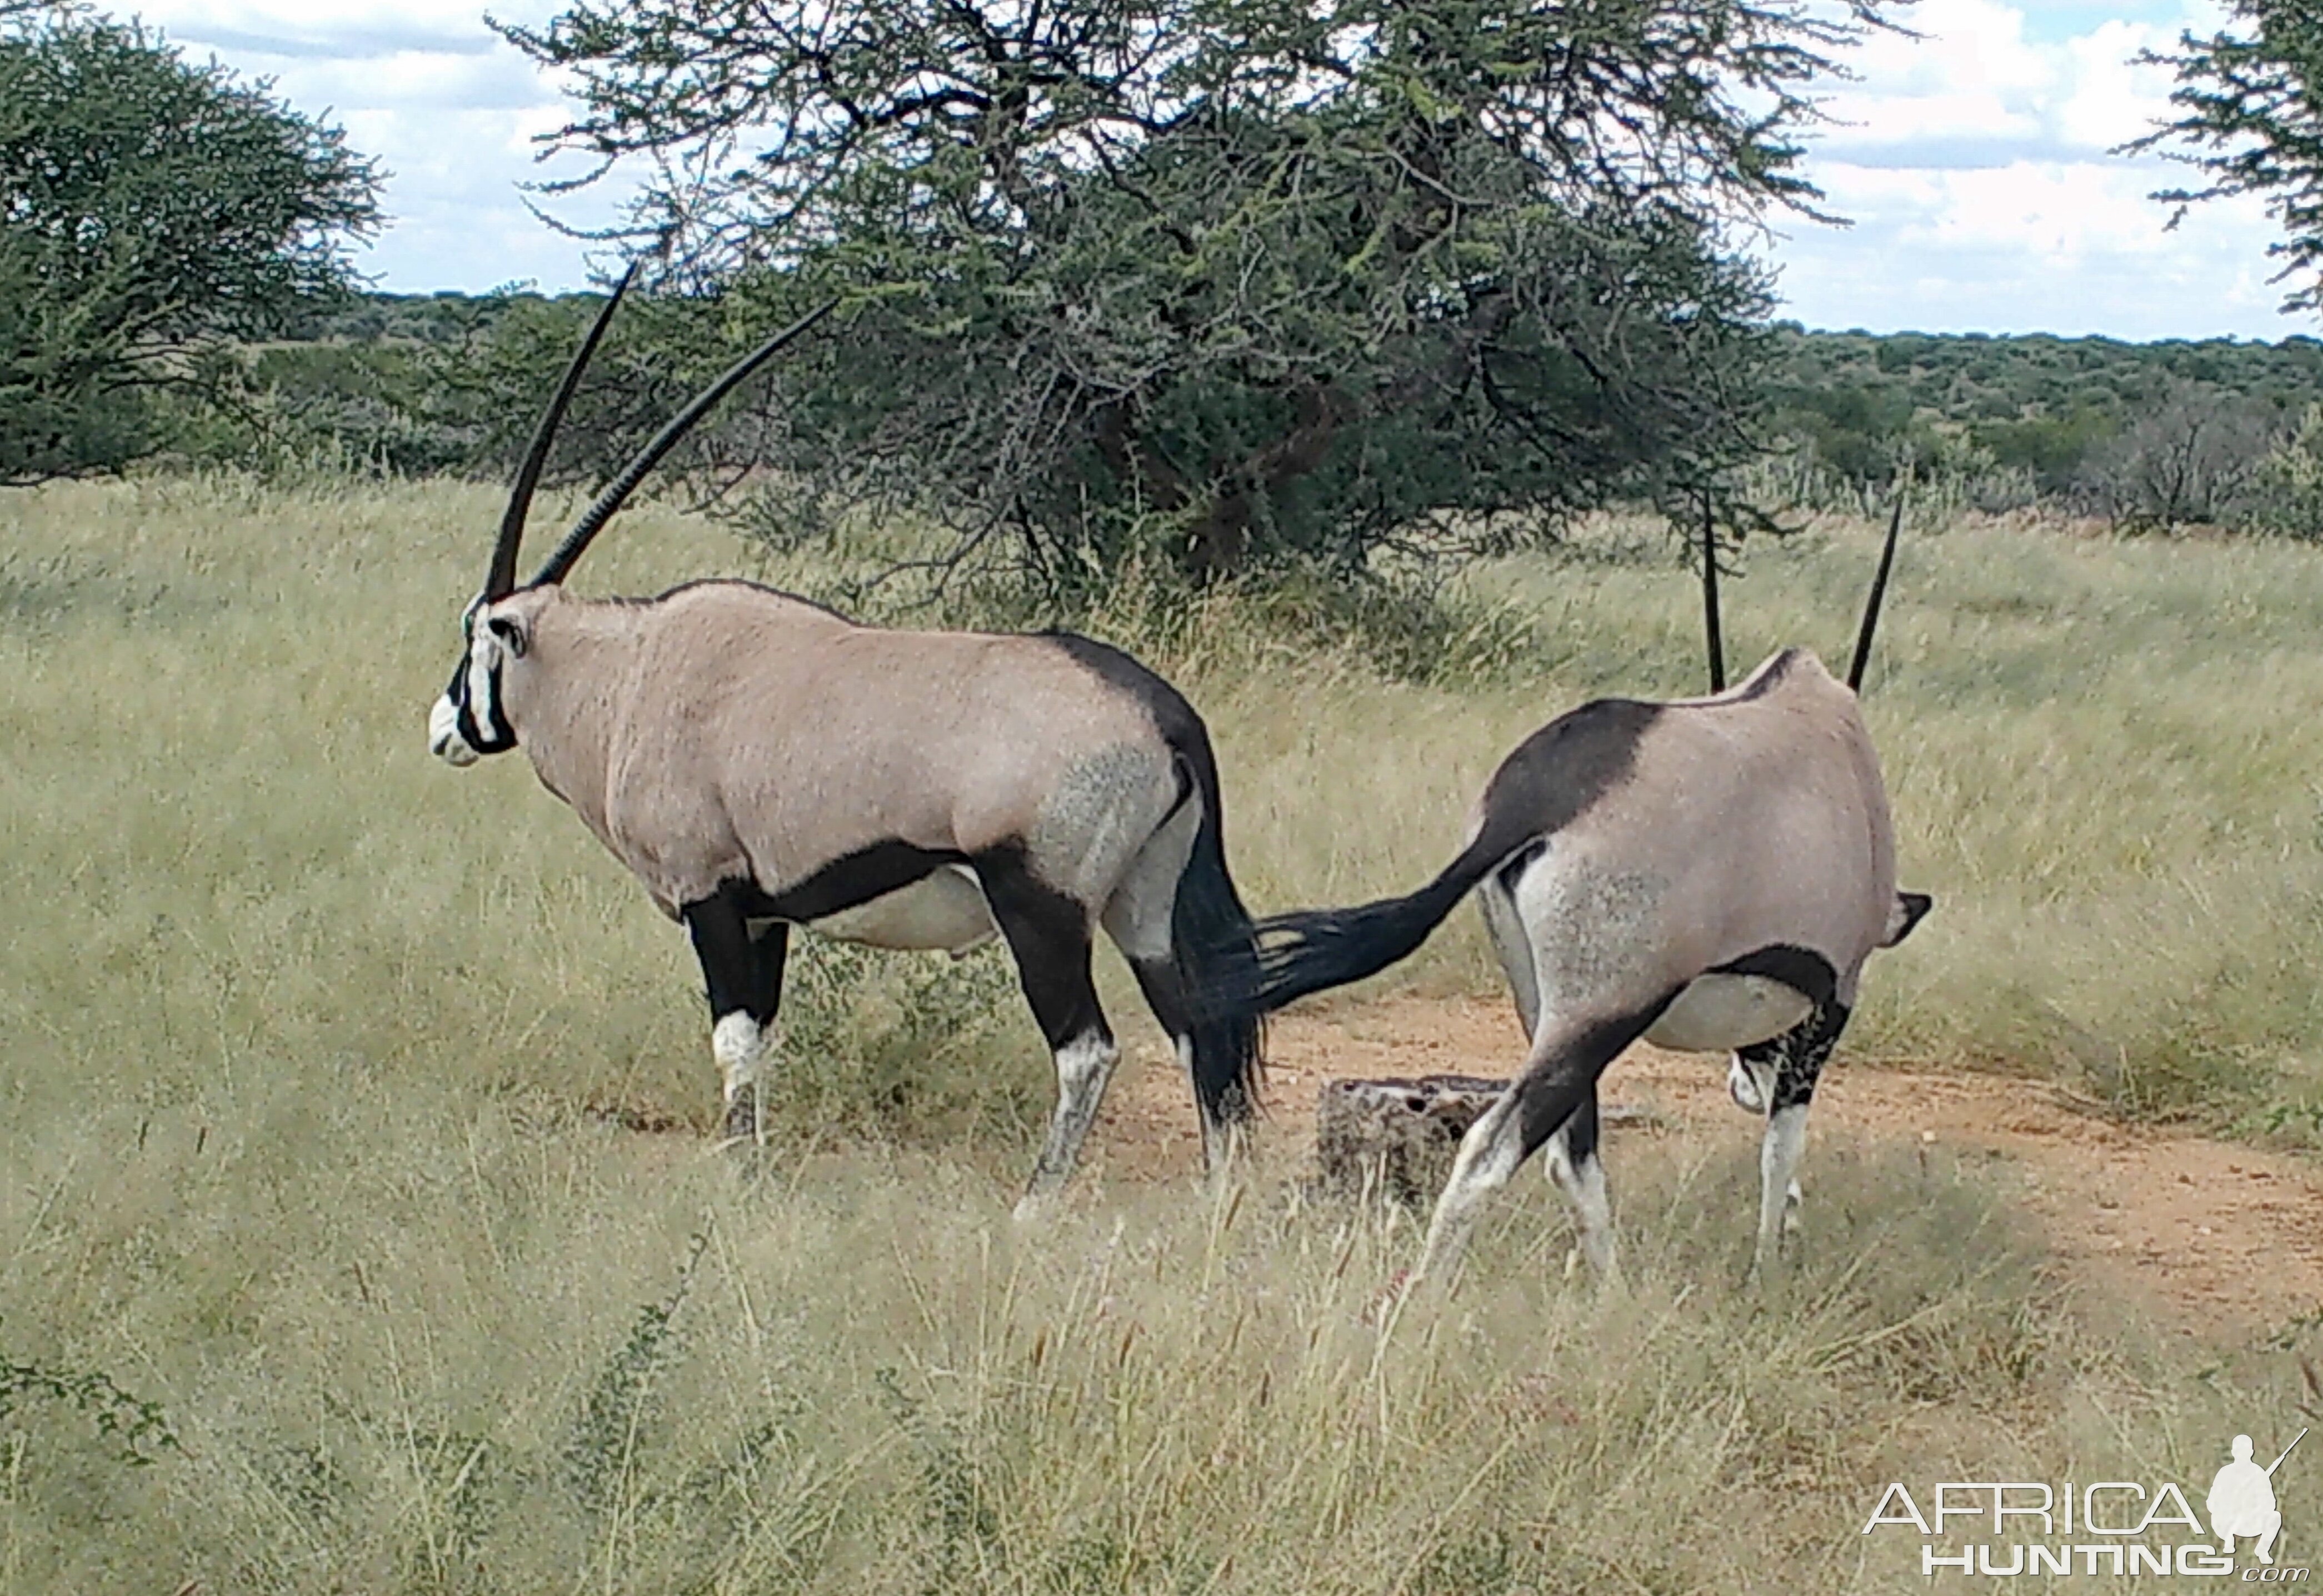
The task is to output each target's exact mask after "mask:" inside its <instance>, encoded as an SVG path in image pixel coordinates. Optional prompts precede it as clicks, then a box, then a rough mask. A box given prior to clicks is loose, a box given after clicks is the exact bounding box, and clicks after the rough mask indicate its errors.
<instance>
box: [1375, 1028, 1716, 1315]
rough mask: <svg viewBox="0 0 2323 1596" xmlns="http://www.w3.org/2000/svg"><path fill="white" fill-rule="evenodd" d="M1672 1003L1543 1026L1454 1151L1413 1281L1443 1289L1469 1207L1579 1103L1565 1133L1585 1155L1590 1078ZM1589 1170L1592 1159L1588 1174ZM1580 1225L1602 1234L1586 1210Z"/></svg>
mask: <svg viewBox="0 0 2323 1596" xmlns="http://www.w3.org/2000/svg"><path fill="white" fill-rule="evenodd" d="M1676 996H1677V994H1676V993H1675V992H1672V993H1668V994H1666V995H1663V996H1662V997H1660V998H1659V999H1657V1000H1656V1001H1655V1002H1654V1003H1652V1004H1648V1005H1647V1006H1646V1007H1645V1008H1643V1009H1641V1010H1639V1011H1638V1012H1636V1013H1634V1014H1624V1015H1621V1016H1620V1017H1618V1018H1615V1019H1611V1020H1598V1021H1593V1022H1585V1023H1579V1024H1567V1025H1564V1026H1557V1027H1551V1026H1547V1025H1544V1027H1543V1031H1544V1034H1542V1035H1540V1036H1537V1037H1535V1038H1534V1039H1533V1049H1532V1055H1531V1058H1530V1059H1529V1061H1528V1062H1527V1064H1526V1067H1525V1072H1524V1073H1523V1074H1522V1075H1520V1076H1519V1077H1518V1078H1516V1081H1515V1083H1514V1084H1513V1085H1511V1086H1510V1087H1509V1089H1508V1090H1507V1091H1506V1092H1505V1093H1503V1094H1501V1100H1500V1101H1499V1102H1498V1103H1495V1104H1494V1105H1492V1107H1491V1108H1490V1109H1488V1110H1487V1111H1486V1112H1485V1114H1484V1116H1483V1118H1482V1119H1480V1120H1478V1121H1477V1122H1476V1123H1475V1124H1474V1125H1473V1126H1472V1127H1470V1129H1469V1132H1468V1134H1467V1136H1466V1137H1465V1138H1464V1140H1463V1141H1462V1142H1461V1143H1460V1156H1459V1158H1458V1159H1457V1160H1455V1162H1454V1164H1453V1166H1452V1178H1451V1179H1449V1180H1447V1181H1446V1182H1445V1184H1444V1194H1443V1196H1441V1197H1438V1198H1437V1201H1436V1213H1435V1215H1434V1216H1433V1217H1431V1218H1430V1219H1429V1221H1428V1242H1427V1245H1426V1246H1425V1248H1424V1249H1423V1250H1422V1252H1421V1253H1420V1260H1419V1278H1420V1279H1422V1280H1435V1281H1437V1282H1438V1283H1440V1284H1445V1285H1448V1284H1449V1283H1450V1280H1451V1276H1452V1274H1453V1272H1454V1271H1455V1270H1456V1269H1457V1268H1458V1267H1459V1261H1460V1255H1461V1253H1462V1252H1464V1251H1465V1249H1466V1246H1467V1240H1468V1231H1469V1228H1470V1226H1471V1225H1474V1221H1475V1212H1476V1207H1477V1205H1478V1204H1480V1203H1482V1202H1483V1200H1484V1198H1486V1197H1489V1196H1491V1195H1492V1193H1493V1192H1494V1191H1497V1190H1498V1189H1499V1188H1501V1187H1502V1186H1505V1185H1507V1184H1508V1181H1509V1178H1510V1176H1512V1175H1514V1174H1515V1173H1516V1172H1517V1170H1518V1169H1519V1168H1520V1167H1521V1166H1522V1164H1523V1163H1524V1161H1525V1160H1526V1159H1528V1158H1529V1157H1531V1156H1532V1154H1533V1153H1534V1152H1535V1151H1538V1149H1539V1147H1540V1144H1541V1143H1542V1142H1546V1141H1547V1140H1548V1138H1549V1136H1550V1135H1551V1134H1552V1133H1554V1132H1556V1130H1557V1129H1558V1128H1559V1127H1561V1126H1564V1125H1565V1124H1566V1123H1567V1122H1568V1121H1571V1120H1574V1119H1575V1118H1576V1116H1579V1115H1580V1114H1581V1112H1582V1108H1583V1105H1584V1101H1585V1102H1586V1104H1587V1105H1588V1109H1589V1112H1588V1114H1587V1117H1586V1118H1585V1120H1584V1121H1583V1122H1582V1123H1580V1124H1574V1125H1573V1127H1572V1135H1573V1137H1574V1138H1575V1141H1576V1142H1584V1141H1585V1142H1586V1143H1587V1144H1588V1146H1589V1148H1590V1149H1591V1151H1592V1153H1593V1152H1594V1151H1595V1147H1596V1135H1597V1116H1596V1096H1597V1078H1598V1077H1599V1076H1601V1075H1602V1074H1603V1073H1604V1072H1605V1067H1606V1066H1607V1065H1608V1064H1611V1062H1612V1061H1613V1060H1614V1059H1616V1058H1617V1057H1619V1056H1620V1054H1621V1050H1622V1049H1623V1048H1626V1047H1628V1046H1629V1045H1630V1043H1631V1042H1633V1041H1636V1040H1637V1039H1638V1038H1639V1037H1640V1036H1643V1035H1644V1034H1645V1033H1646V1032H1647V1030H1648V1028H1649V1027H1651V1026H1652V1024H1653V1023H1654V1022H1655V1021H1656V1020H1658V1019H1659V1018H1661V1015H1662V1011H1663V1010H1665V1009H1666V1008H1668V1007H1669V1005H1670V1004H1671V1003H1672V1002H1673V1001H1675V1000H1676ZM1573 1161H1574V1162H1575V1165H1576V1166H1578V1164H1579V1162H1580V1160H1579V1158H1578V1157H1577V1156H1576V1157H1575V1159H1574V1160H1573ZM1595 1162H1596V1160H1594V1158H1592V1160H1591V1163H1592V1166H1593V1167H1594V1165H1595ZM1560 1184H1561V1183H1560ZM1576 1185H1577V1183H1576ZM1574 1195H1575V1201H1576V1203H1579V1202H1580V1201H1581V1200H1582V1197H1581V1194H1580V1193H1579V1192H1578V1191H1577V1190H1575V1194H1574ZM1601 1195H1602V1194H1601ZM1583 1217H1584V1227H1585V1228H1590V1229H1596V1230H1598V1233H1599V1234H1602V1227H1598V1226H1594V1225H1592V1224H1591V1221H1592V1219H1593V1215H1592V1214H1591V1213H1590V1212H1589V1211H1588V1210H1587V1209H1586V1208H1584V1215H1583Z"/></svg>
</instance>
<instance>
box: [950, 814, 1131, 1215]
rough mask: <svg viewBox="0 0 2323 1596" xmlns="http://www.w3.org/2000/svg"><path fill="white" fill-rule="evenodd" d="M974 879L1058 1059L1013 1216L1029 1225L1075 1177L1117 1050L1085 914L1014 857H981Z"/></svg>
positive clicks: (1050, 1046) (1052, 1050)
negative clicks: (1043, 1131) (1048, 1109)
mask: <svg viewBox="0 0 2323 1596" xmlns="http://www.w3.org/2000/svg"><path fill="white" fill-rule="evenodd" d="M976 873H977V876H978V879H979V880H981V881H982V882H983V884H984V895H985V899H986V901H987V903H990V904H991V905H992V918H993V919H994V920H995V921H996V922H998V923H999V926H1000V934H1001V935H1002V936H1003V937H1005V938H1006V939H1007V941H1008V951H1009V952H1010V953H1011V954H1012V955H1013V956H1014V957H1015V960H1016V978H1017V980H1018V982H1019V983H1020V984H1021V985H1022V986H1024V998H1025V1001H1026V1002H1027V1003H1029V1004H1032V1006H1033V1019H1034V1020H1035V1021H1036V1022H1038V1023H1039V1024H1040V1027H1041V1034H1042V1036H1043V1037H1045V1038H1047V1040H1048V1043H1049V1050H1050V1051H1051V1053H1052V1054H1053V1055H1054V1056H1055V1058H1056V1064H1057V1111H1056V1113H1055V1114H1053V1115H1052V1116H1051V1118H1050V1121H1049V1134H1048V1138H1047V1140H1046V1141H1044V1142H1042V1147H1041V1156H1040V1158H1039V1159H1038V1160H1036V1161H1035V1162H1034V1163H1033V1179H1032V1181H1031V1183H1030V1184H1029V1185H1028V1186H1027V1187H1026V1188H1025V1191H1024V1197H1023V1198H1022V1199H1021V1200H1019V1201H1018V1203H1017V1205H1016V1217H1017V1218H1019V1219H1030V1218H1032V1217H1033V1215H1035V1214H1037V1213H1038V1212H1039V1211H1040V1209H1041V1206H1042V1203H1043V1201H1044V1199H1046V1198H1047V1197H1050V1196H1051V1194H1053V1193H1054V1192H1055V1191H1056V1189H1057V1188H1059V1187H1061V1186H1062V1185H1063V1184H1064V1183H1065V1180H1066V1178H1067V1177H1069V1176H1070V1175H1071V1174H1072V1172H1073V1165H1074V1163H1075V1162H1076V1161H1077V1160H1079V1157H1080V1150H1081V1142H1082V1140H1083V1139H1084V1138H1086V1137H1087V1136H1088V1129H1089V1126H1090V1124H1092V1123H1094V1122H1095V1120H1096V1119H1097V1105H1098V1104H1100V1103H1101V1102H1103V1101H1104V1100H1105V1088H1106V1082H1108V1081H1110V1080H1111V1079H1112V1078H1113V1067H1114V1065H1115V1064H1116V1063H1117V1062H1119V1060H1120V1058H1121V1052H1120V1050H1119V1049H1118V1048H1116V1046H1115V1045H1114V1040H1113V1030H1112V1027H1110V1026H1109V1025H1107V1024H1106V1020H1105V1011H1104V1010H1103V1009H1102V1008H1100V1007H1099V1006H1098V1005H1097V983H1096V981H1095V980H1094V979H1093V978H1092V977H1091V976H1090V972H1089V951H1090V945H1091V944H1090V936H1089V912H1088V909H1087V908H1086V907H1085V906H1084V905H1082V904H1081V903H1079V902H1077V901H1076V900H1074V899H1072V898H1070V897H1068V896H1067V895H1065V894H1062V893H1060V892H1058V891H1057V890H1056V889H1054V888H1053V887H1051V886H1049V885H1046V884H1044V883H1043V882H1042V881H1041V880H1040V879H1039V878H1038V877H1036V876H1033V873H1032V872H1031V871H1030V870H1028V869H1027V868H1025V867H1024V863H1023V862H1022V861H1021V860H1020V859H1018V858H1015V857H1014V856H1013V855H1000V856H987V857H985V858H979V859H978V860H977V861H976Z"/></svg>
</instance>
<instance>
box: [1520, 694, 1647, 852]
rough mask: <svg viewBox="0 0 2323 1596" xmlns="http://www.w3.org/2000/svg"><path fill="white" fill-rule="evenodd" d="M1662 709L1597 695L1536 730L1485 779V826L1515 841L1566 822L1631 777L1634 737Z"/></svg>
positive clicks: (1638, 736) (1561, 827)
mask: <svg viewBox="0 0 2323 1596" xmlns="http://www.w3.org/2000/svg"><path fill="white" fill-rule="evenodd" d="M1663 712H1664V706H1662V705H1660V704H1657V703H1646V702H1640V701H1639V700H1637V699H1630V698H1601V699H1598V700H1596V701H1595V702H1591V703H1585V704H1583V705H1582V706H1581V707H1580V708H1579V709H1576V710H1571V711H1567V712H1565V714H1562V715H1559V716H1558V717H1557V718H1556V720H1551V721H1550V722H1549V723H1548V724H1547V725H1546V726H1544V727H1542V728H1541V729H1539V730H1538V731H1536V732H1534V733H1533V734H1532V735H1531V736H1530V737H1529V738H1525V740H1524V741H1522V742H1520V743H1519V744H1518V745H1517V747H1516V751H1515V752H1514V753H1512V754H1510V756H1509V757H1507V758H1505V759H1503V760H1501V767H1500V768H1499V769H1498V770H1496V771H1494V772H1492V780H1491V781H1489V782H1487V783H1486V784H1484V813H1485V821H1486V825H1487V827H1488V831H1489V833H1490V834H1498V833H1501V832H1502V830H1504V829H1505V830H1506V834H1507V835H1508V836H1509V838H1510V848H1513V847H1514V846H1515V845H1516V843H1517V841H1518V840H1520V839H1522V838H1526V837H1544V836H1554V835H1555V834H1556V833H1557V832H1558V831H1561V830H1564V829H1565V827H1567V826H1569V825H1571V824H1572V823H1573V822H1574V821H1575V820H1576V819H1578V818H1579V817H1580V816H1581V815H1582V814H1584V813H1585V812H1587V811H1588V810H1589V809H1590V808H1592V807H1593V805H1594V804H1595V803H1597V801H1598V800H1599V799H1601V798H1602V797H1604V796H1605V794H1606V793H1609V792H1611V790H1612V789H1614V788H1615V787H1618V786H1619V785H1621V783H1622V782H1623V781H1624V780H1626V779H1627V778H1628V776H1629V774H1630V770H1631V769H1632V768H1634V767H1635V766H1636V764H1637V757H1638V744H1639V741H1640V740H1641V739H1642V738H1644V737H1645V735H1646V733H1647V732H1648V729H1651V728H1652V726H1653V724H1654V722H1655V721H1656V720H1659V719H1660V718H1661V716H1662V714H1663Z"/></svg>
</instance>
